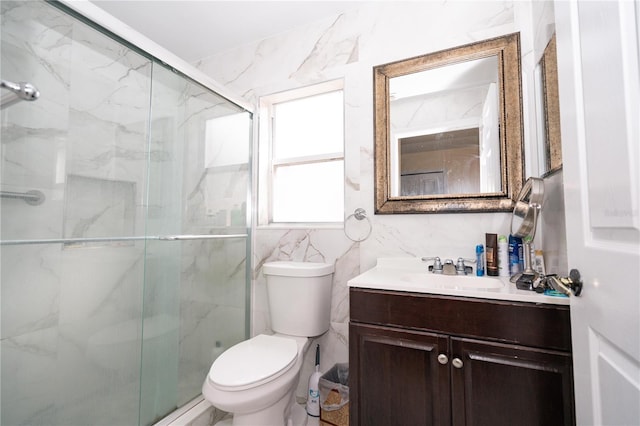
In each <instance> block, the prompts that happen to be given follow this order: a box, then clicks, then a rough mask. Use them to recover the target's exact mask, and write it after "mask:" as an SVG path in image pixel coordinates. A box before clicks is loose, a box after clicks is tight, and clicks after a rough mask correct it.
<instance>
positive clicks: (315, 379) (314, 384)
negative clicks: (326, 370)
mask: <svg viewBox="0 0 640 426" xmlns="http://www.w3.org/2000/svg"><path fill="white" fill-rule="evenodd" d="M320 376H322V373H320V345H317V346H316V371H314V372H313V373H311V376H310V377H309V393H308V394H307V414H309V415H310V416H312V417H320V388H319V387H318V383H319V382H320Z"/></svg>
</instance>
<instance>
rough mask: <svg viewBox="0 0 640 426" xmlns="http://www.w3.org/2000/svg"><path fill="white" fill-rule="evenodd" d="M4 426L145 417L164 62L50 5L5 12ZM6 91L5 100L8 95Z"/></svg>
mask: <svg viewBox="0 0 640 426" xmlns="http://www.w3.org/2000/svg"><path fill="white" fill-rule="evenodd" d="M0 7H1V8H2V34H1V40H2V46H1V49H2V61H1V67H0V76H1V77H2V78H3V79H7V80H12V81H28V82H30V83H32V84H34V85H35V86H36V87H37V88H38V89H39V91H40V93H41V95H40V98H39V99H38V100H37V101H34V102H20V103H15V104H13V105H11V106H9V107H7V108H3V109H2V112H1V120H2V129H1V132H2V134H1V141H2V142H1V147H2V157H1V159H0V169H1V170H0V174H1V175H0V190H1V191H2V194H3V195H5V194H7V193H19V194H23V193H28V192H29V191H39V192H40V193H42V194H43V200H42V202H41V203H40V204H36V205H33V204H29V203H27V202H25V200H23V199H20V198H9V197H5V196H3V197H2V198H0V212H1V224H0V226H1V227H0V239H1V240H2V246H0V250H1V272H0V275H1V276H0V282H1V286H2V288H1V297H2V299H1V316H2V318H1V323H2V326H1V341H0V345H1V347H0V350H1V352H2V360H1V380H2V385H1V386H2V389H1V396H2V401H1V403H2V405H1V406H2V413H1V419H0V422H1V423H2V424H3V425H39V424H43V425H44V424H46V425H115V424H118V425H127V424H129V425H134V424H137V423H138V417H139V408H138V407H139V399H140V398H139V394H140V380H139V377H140V356H141V354H140V353H141V341H142V321H141V320H142V295H143V282H144V280H143V273H144V268H143V267H144V231H145V227H144V225H145V214H146V203H145V201H146V199H145V196H146V193H145V189H146V187H147V182H146V178H147V151H148V149H147V146H148V134H147V132H148V118H149V96H150V89H151V70H152V63H151V61H150V60H149V59H148V58H145V57H144V56H141V55H140V54H139V53H137V52H135V51H133V50H132V49H129V48H127V47H125V46H123V45H121V44H119V43H117V42H115V41H114V40H112V39H110V38H109V37H107V36H105V35H103V34H102V33H100V32H97V31H96V30H95V29H93V28H92V27H90V26H88V25H86V24H84V23H83V22H80V21H78V20H76V19H74V18H71V17H70V16H68V15H66V14H64V13H62V12H61V11H60V10H59V9H57V8H55V7H52V6H51V5H50V4H48V3H46V2H35V1H28V2H24V1H15V2H14V1H4V0H3V1H2V2H1V3H0ZM4 94H5V91H4V90H3V95H4Z"/></svg>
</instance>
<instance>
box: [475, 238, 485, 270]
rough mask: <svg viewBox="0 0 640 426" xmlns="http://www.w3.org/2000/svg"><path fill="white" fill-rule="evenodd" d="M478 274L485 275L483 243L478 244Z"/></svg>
mask: <svg viewBox="0 0 640 426" xmlns="http://www.w3.org/2000/svg"><path fill="white" fill-rule="evenodd" d="M476 275H477V276H479V277H482V276H484V246H483V245H482V244H478V245H477V246H476Z"/></svg>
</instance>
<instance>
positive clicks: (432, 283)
mask: <svg viewBox="0 0 640 426" xmlns="http://www.w3.org/2000/svg"><path fill="white" fill-rule="evenodd" d="M400 279H401V280H403V281H405V282H408V283H411V284H417V285H423V286H425V287H428V288H446V289H451V290H457V289H459V290H498V289H501V288H503V287H504V285H505V284H504V282H503V281H502V280H500V279H498V278H487V277H477V276H475V275H440V274H433V273H431V272H414V273H408V274H404V275H402V276H401V277H400Z"/></svg>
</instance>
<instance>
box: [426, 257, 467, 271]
mask: <svg viewBox="0 0 640 426" xmlns="http://www.w3.org/2000/svg"><path fill="white" fill-rule="evenodd" d="M422 261H423V262H430V261H433V265H429V271H431V272H433V273H434V274H442V275H467V274H470V273H472V272H473V267H471V266H467V265H466V264H465V262H475V259H464V258H462V257H459V258H458V261H457V262H456V263H455V264H454V263H453V260H452V259H445V261H444V263H443V262H442V260H440V258H439V257H437V256H436V257H423V258H422Z"/></svg>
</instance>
